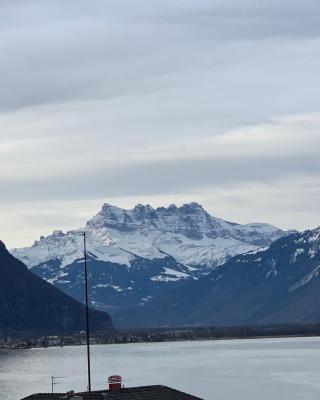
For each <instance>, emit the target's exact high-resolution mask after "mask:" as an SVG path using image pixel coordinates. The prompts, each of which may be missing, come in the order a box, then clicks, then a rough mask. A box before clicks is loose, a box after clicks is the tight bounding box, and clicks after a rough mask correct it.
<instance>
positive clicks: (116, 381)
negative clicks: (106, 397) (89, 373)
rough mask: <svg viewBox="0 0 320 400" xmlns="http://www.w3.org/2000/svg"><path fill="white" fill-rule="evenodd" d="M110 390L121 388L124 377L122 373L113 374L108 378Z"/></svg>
mask: <svg viewBox="0 0 320 400" xmlns="http://www.w3.org/2000/svg"><path fill="white" fill-rule="evenodd" d="M108 384H109V390H120V389H121V387H122V378H121V376H120V375H112V376H109V378H108Z"/></svg>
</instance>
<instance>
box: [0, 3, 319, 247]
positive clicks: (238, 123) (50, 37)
mask: <svg viewBox="0 0 320 400" xmlns="http://www.w3.org/2000/svg"><path fill="white" fill-rule="evenodd" d="M319 15H320V2H319V1H318V0H259V1H257V0H221V1H218V0H210V1H209V0H134V1H133V0H107V1H103V0H90V1H87V0H86V1H84V0H68V1H65V0H54V1H52V0H51V1H49V0H47V1H46V0H38V1H36V0H20V1H19V0H2V1H1V2H0V57H1V62H0V84H1V85H0V191H1V196H0V239H2V240H4V241H5V242H6V244H7V245H8V246H9V247H16V246H23V245H28V244H31V243H32V242H33V241H34V240H35V239H37V238H38V237H39V236H40V235H46V234H49V233H51V231H52V230H54V229H64V230H66V229H71V228H76V227H80V226H82V225H83V224H84V223H85V221H86V220H87V219H89V218H90V217H91V216H92V215H93V214H95V213H96V212H97V211H98V210H99V209H100V208H101V205H102V203H104V202H108V203H112V204H115V205H118V206H121V207H126V208H131V207H133V206H134V205H135V204H136V203H138V202H139V203H149V204H151V205H153V206H158V205H169V204H170V203H176V204H178V205H180V204H183V203H186V202H190V201H197V202H199V203H201V204H203V206H204V207H205V208H206V209H207V210H208V211H209V212H210V213H211V214H212V215H215V216H218V217H222V218H225V219H228V220H231V221H236V222H241V223H247V222H256V221H261V222H270V223H272V224H275V225H277V226H279V227H281V228H298V229H306V228H312V227H315V226H317V225H320V218H319V215H320V201H319V198H320V157H319V149H320V131H319V128H320V106H319V105H320V90H319V88H320V74H319V71H320V24H319Z"/></svg>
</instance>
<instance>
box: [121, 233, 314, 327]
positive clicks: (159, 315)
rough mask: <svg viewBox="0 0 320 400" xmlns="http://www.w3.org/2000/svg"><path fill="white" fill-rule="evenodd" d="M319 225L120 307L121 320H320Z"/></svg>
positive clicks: (197, 322) (124, 323) (156, 322)
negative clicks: (145, 300)
mask: <svg viewBox="0 0 320 400" xmlns="http://www.w3.org/2000/svg"><path fill="white" fill-rule="evenodd" d="M319 292H320V227H319V228H317V229H314V230H309V231H306V232H303V233H295V234H292V235H289V236H287V237H284V238H281V239H279V240H277V241H275V242H274V243H272V244H271V245H270V246H268V247H267V248H265V249H262V250H260V251H252V252H250V253H247V254H242V255H238V256H235V257H234V258H232V259H231V260H229V261H228V262H227V263H226V264H225V265H223V266H220V267H218V268H216V269H215V270H214V271H212V272H211V273H210V274H209V275H207V276H206V277H204V278H201V279H199V280H197V281H194V282H190V283H186V284H185V285H184V286H181V287H180V288H177V289H175V290H174V291H170V292H169V293H167V294H166V296H163V297H162V298H158V299H155V300H153V301H151V302H150V303H148V305H146V306H144V307H136V308H135V309H134V310H133V309H131V310H130V312H123V313H122V314H121V313H120V314H119V315H118V316H117V317H116V323H117V324H118V325H120V326H131V327H137V326H145V325H149V326H150V325H151V326H162V325H174V326H177V325H250V324H269V323H273V324H274V323H311V322H319V321H320V298H319Z"/></svg>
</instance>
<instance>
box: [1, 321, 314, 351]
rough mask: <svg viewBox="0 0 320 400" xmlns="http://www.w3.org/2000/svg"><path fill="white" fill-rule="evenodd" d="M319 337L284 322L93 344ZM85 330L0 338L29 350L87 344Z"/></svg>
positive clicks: (131, 333) (120, 335) (133, 333)
mask: <svg viewBox="0 0 320 400" xmlns="http://www.w3.org/2000/svg"><path fill="white" fill-rule="evenodd" d="M298 336H301V337H303V336H320V324H282V325H271V326H239V327H238V326H236V327H188V328H171V329H169V328H153V329H140V330H115V331H114V332H112V333H108V334H103V333H101V334H94V335H92V336H91V337H90V344H93V345H98V344H128V343H149V342H150V343H156V342H177V341H201V340H223V339H250V338H265V337H298ZM86 343H87V337H86V332H85V331H81V332H79V333H76V334H74V335H69V336H59V335H49V336H41V337H35V338H28V339H22V338H17V337H11V336H7V337H0V349H30V348H45V347H64V346H82V345H86Z"/></svg>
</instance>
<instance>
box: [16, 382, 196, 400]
mask: <svg viewBox="0 0 320 400" xmlns="http://www.w3.org/2000/svg"><path fill="white" fill-rule="evenodd" d="M67 398H68V397H67V395H66V393H54V394H51V393H38V394H33V395H31V396H29V397H26V398H25V399H22V400H61V399H67ZM69 399H70V400H202V399H200V398H199V397H195V396H192V395H191V394H187V393H183V392H180V391H179V390H175V389H171V388H169V387H168V386H162V385H155V386H139V387H132V388H124V389H120V390H113V391H110V390H100V391H96V392H90V393H89V392H83V393H75V395H74V397H69Z"/></svg>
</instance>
